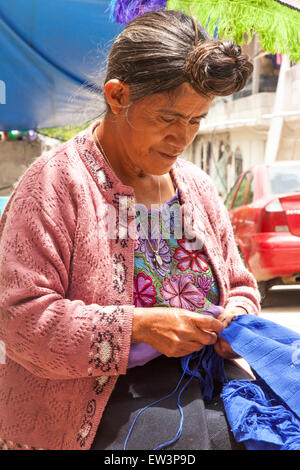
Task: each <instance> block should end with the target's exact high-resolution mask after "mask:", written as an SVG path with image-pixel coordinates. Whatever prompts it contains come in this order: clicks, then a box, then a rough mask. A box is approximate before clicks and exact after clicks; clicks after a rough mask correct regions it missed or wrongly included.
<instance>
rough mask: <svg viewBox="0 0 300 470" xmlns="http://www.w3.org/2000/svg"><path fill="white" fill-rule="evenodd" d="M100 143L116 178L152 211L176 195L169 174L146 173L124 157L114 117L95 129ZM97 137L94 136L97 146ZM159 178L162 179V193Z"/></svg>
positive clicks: (105, 119) (107, 117)
mask: <svg viewBox="0 0 300 470" xmlns="http://www.w3.org/2000/svg"><path fill="white" fill-rule="evenodd" d="M94 133H96V135H97V138H98V141H99V142H100V144H101V147H102V150H101V148H100V151H102V153H105V155H104V157H105V158H106V160H108V164H109V165H110V166H111V168H112V170H113V171H114V173H115V174H116V176H117V177H118V178H119V179H120V180H121V181H122V183H123V184H125V185H126V186H131V187H132V188H133V189H134V192H135V197H136V201H137V202H138V203H141V204H144V205H146V207H148V209H150V207H149V206H150V205H151V204H159V203H160V199H161V200H162V203H164V202H166V201H169V200H170V199H171V198H172V197H173V196H174V194H175V189H174V185H173V182H172V179H171V176H170V175H169V174H166V175H162V176H156V175H150V174H147V173H144V172H143V171H142V170H141V169H139V168H137V167H134V166H133V165H131V164H130V159H129V158H127V157H126V155H124V148H123V146H122V141H121V139H117V138H116V136H117V135H118V129H117V128H116V124H115V123H114V120H113V117H111V116H110V115H106V116H105V118H104V120H103V121H102V122H101V123H100V124H99V126H98V127H97V128H96V129H95V131H94ZM97 138H96V136H94V139H95V143H96V145H97V146H99V145H98V142H97ZM158 178H160V192H161V198H160V195H159V185H158Z"/></svg>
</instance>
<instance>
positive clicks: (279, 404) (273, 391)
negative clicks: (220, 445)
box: [220, 315, 300, 450]
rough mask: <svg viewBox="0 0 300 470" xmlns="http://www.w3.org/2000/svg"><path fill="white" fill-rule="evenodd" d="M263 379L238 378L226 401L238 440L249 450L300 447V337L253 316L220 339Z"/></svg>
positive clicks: (229, 386) (245, 317)
mask: <svg viewBox="0 0 300 470" xmlns="http://www.w3.org/2000/svg"><path fill="white" fill-rule="evenodd" d="M220 336H221V337H222V338H224V339H225V340H226V341H228V342H229V344H230V345H231V347H232V349H233V350H234V351H235V352H236V353H237V354H239V355H241V356H242V357H243V358H244V359H246V361H247V362H248V363H249V364H250V366H251V368H252V369H253V371H254V373H255V375H256V377H257V379H256V380H254V381H247V380H233V381H231V382H229V383H227V384H225V385H224V387H223V391H222V398H223V402H224V406H225V411H226V414H227V418H228V421H229V423H230V425H231V428H232V431H233V434H234V436H235V439H236V440H237V441H238V442H241V441H243V442H244V444H245V446H246V448H247V449H249V450H250V449H260V450H262V449H276V450H277V449H282V450H288V449H289V450H297V449H300V335H299V334H298V333H297V332H295V331H292V330H290V329H288V328H285V327H283V326H281V325H279V324H276V323H273V322H271V321H269V320H266V319H264V318H260V317H256V316H253V315H241V316H239V317H237V318H235V319H234V320H233V321H232V322H231V324H230V325H229V326H228V327H227V328H226V329H225V330H224V331H223V332H222V333H221V335H220Z"/></svg>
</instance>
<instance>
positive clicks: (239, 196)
mask: <svg viewBox="0 0 300 470" xmlns="http://www.w3.org/2000/svg"><path fill="white" fill-rule="evenodd" d="M250 176H251V173H250V171H248V172H247V173H246V174H245V176H244V178H243V179H242V181H241V184H240V186H239V189H238V191H237V193H236V196H235V200H234V203H233V205H232V209H235V208H236V207H240V206H241V205H243V202H244V198H245V192H246V189H247V186H248V183H249V179H250Z"/></svg>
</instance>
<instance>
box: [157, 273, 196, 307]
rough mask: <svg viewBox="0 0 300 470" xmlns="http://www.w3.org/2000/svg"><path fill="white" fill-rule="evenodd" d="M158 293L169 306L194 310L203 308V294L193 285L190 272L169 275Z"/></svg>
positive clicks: (193, 281) (192, 277)
mask: <svg viewBox="0 0 300 470" xmlns="http://www.w3.org/2000/svg"><path fill="white" fill-rule="evenodd" d="M160 293H161V295H162V297H163V298H164V299H165V300H167V301H168V302H169V304H170V305H171V307H178V308H184V309H186V310H191V311H195V310H197V309H200V308H203V306H204V304H205V298H204V295H203V293H202V292H201V291H200V290H199V289H197V287H196V286H195V280H194V276H193V275H192V274H179V275H178V276H175V275H174V276H171V277H170V279H165V280H164V281H163V287H162V288H161V290H160Z"/></svg>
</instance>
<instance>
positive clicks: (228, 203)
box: [224, 180, 239, 209]
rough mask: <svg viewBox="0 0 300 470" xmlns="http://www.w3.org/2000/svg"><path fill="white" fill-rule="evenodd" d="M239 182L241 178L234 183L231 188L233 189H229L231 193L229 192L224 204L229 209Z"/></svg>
mask: <svg viewBox="0 0 300 470" xmlns="http://www.w3.org/2000/svg"><path fill="white" fill-rule="evenodd" d="M238 182H239V180H238V181H236V183H234V185H233V187H232V188H231V190H230V191H229V193H228V195H227V197H226V199H225V202H224V204H225V207H227V209H230V205H231V201H232V198H233V195H234V193H235V190H236V187H237V184H238Z"/></svg>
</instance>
